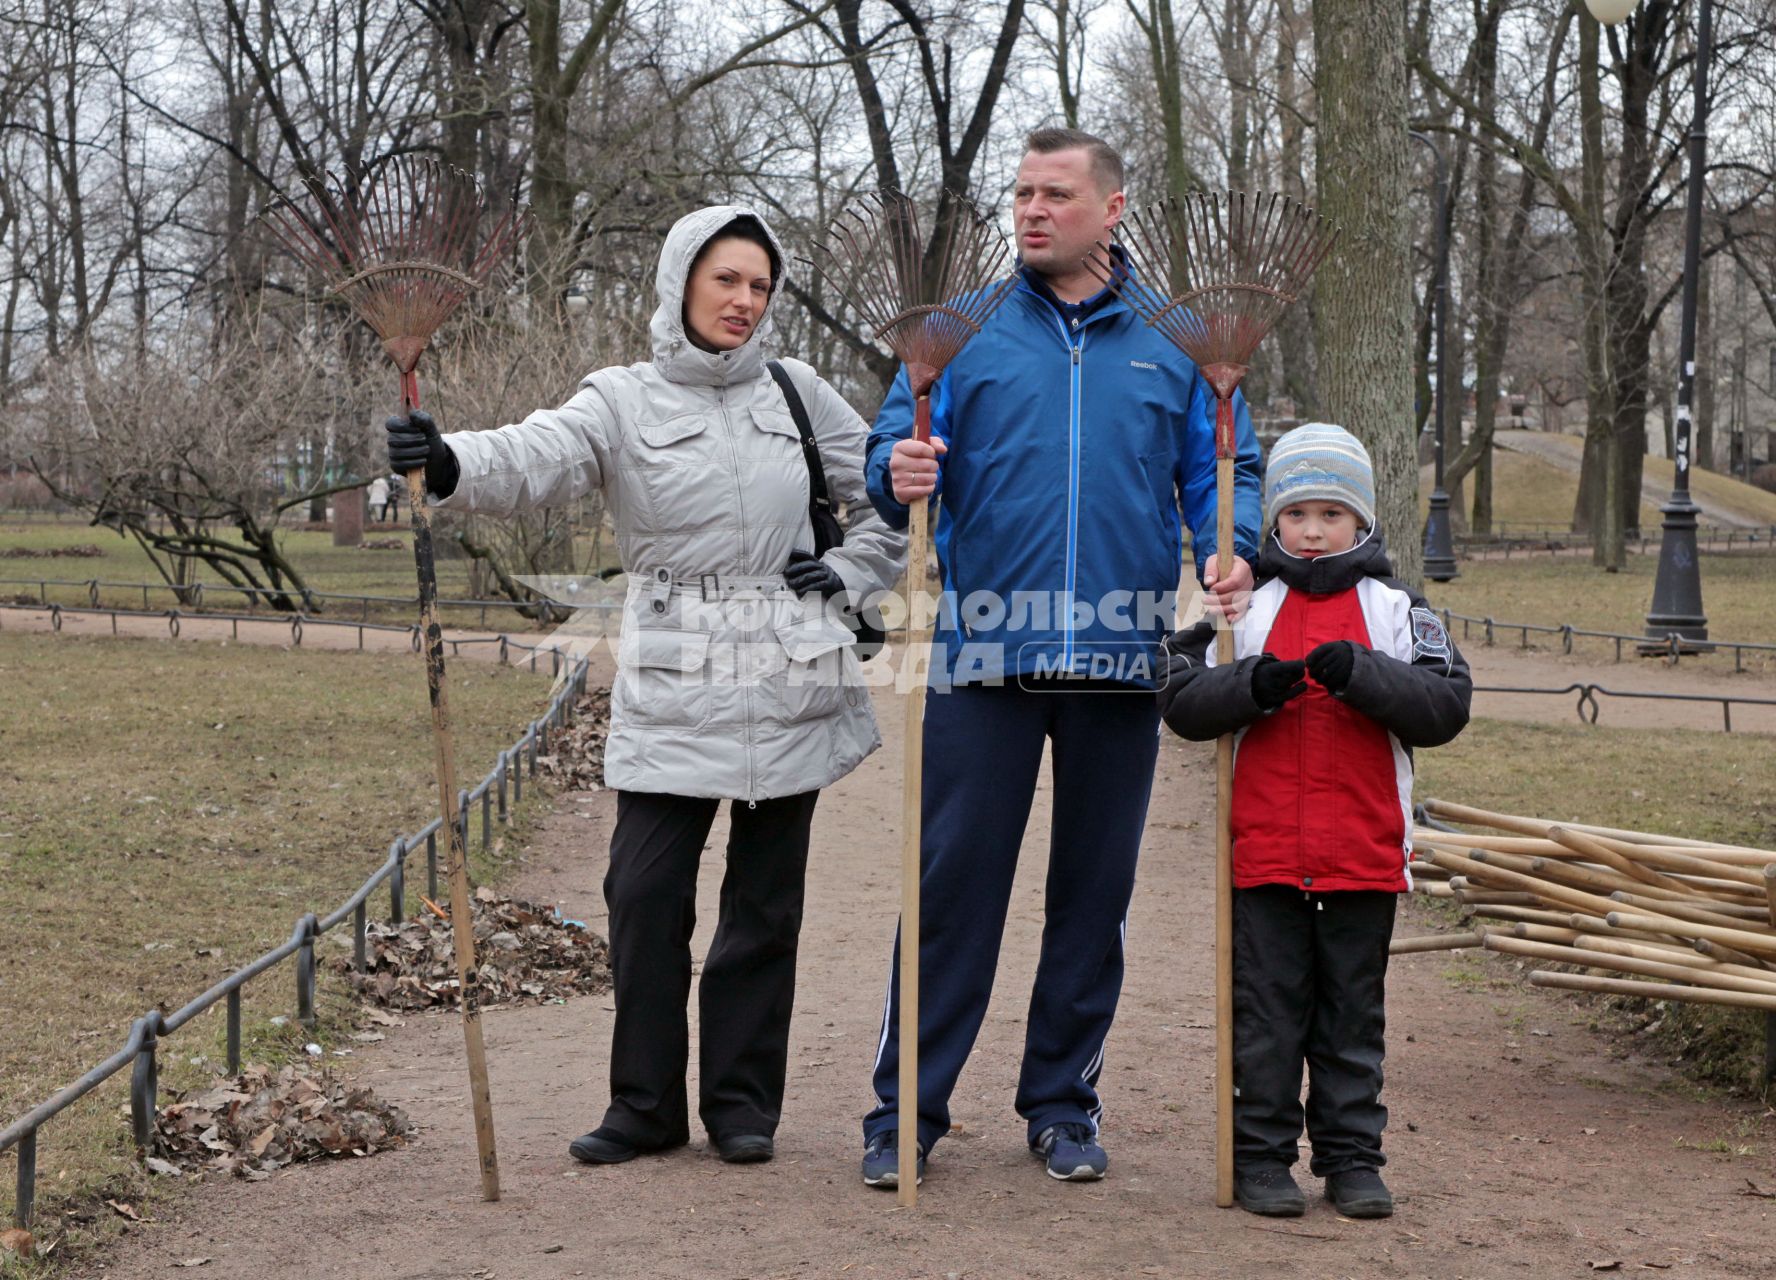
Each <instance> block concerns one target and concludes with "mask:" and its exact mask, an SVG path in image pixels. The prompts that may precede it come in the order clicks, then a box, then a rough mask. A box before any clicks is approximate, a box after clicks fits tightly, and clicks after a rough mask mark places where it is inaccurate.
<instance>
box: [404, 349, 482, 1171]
mask: <svg viewBox="0 0 1776 1280" xmlns="http://www.w3.org/2000/svg"><path fill="white" fill-rule="evenodd" d="M401 400H402V402H403V404H404V406H405V408H406V409H407V411H408V412H412V411H413V410H415V409H417V408H419V379H418V377H417V376H416V375H415V374H414V373H412V372H411V371H408V372H404V373H403V374H402V375H401ZM407 500H408V501H407V505H408V507H409V508H410V516H411V519H412V522H413V561H414V567H415V569H416V570H417V571H418V573H419V625H420V630H421V631H422V632H423V633H424V639H425V664H426V689H427V692H428V693H429V694H430V696H431V703H432V746H433V753H434V756H435V758H436V762H437V772H438V806H439V812H440V813H442V814H443V815H444V839H445V850H446V855H447V859H448V866H449V875H450V939H451V944H452V946H453V948H454V949H455V952H456V977H457V991H458V993H459V996H460V998H461V1001H462V1015H463V1044H464V1047H465V1048H466V1049H467V1051H468V1058H469V1097H470V1100H471V1102H472V1103H473V1105H474V1110H475V1146H476V1149H477V1151H478V1153H479V1157H480V1167H481V1198H482V1199H483V1200H498V1199H499V1198H500V1183H499V1156H498V1154H497V1153H496V1152H495V1150H494V1143H493V1095H492V1092H491V1090H490V1089H489V1087H488V1083H487V1049H486V1045H485V1043H484V1042H483V1039H482V1035H481V986H480V982H479V979H478V977H477V972H476V964H475V919H474V914H473V906H472V904H471V902H470V899H469V866H468V856H467V851H466V850H465V849H464V848H463V838H462V825H461V823H460V821H459V819H458V814H457V809H456V747H455V744H454V742H453V741H452V739H451V734H450V698H449V686H448V684H447V683H446V681H445V679H444V629H443V627H442V626H441V625H440V624H439V622H438V572H437V565H436V560H435V557H434V554H433V550H432V513H431V511H430V510H429V509H428V508H427V506H426V484H425V468H424V467H416V468H414V469H413V470H412V471H409V472H408V473H407Z"/></svg>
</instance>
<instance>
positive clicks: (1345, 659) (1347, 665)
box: [1307, 640, 1357, 693]
mask: <svg viewBox="0 0 1776 1280" xmlns="http://www.w3.org/2000/svg"><path fill="white" fill-rule="evenodd" d="M1356 666H1357V647H1356V646H1355V645H1354V644H1352V643H1351V642H1350V641H1349V640H1328V641H1326V643H1325V644H1323V645H1321V646H1320V647H1319V648H1317V649H1315V650H1314V651H1313V652H1312V653H1310V654H1308V655H1307V671H1308V674H1309V675H1311V676H1312V677H1313V678H1314V679H1315V681H1317V682H1318V683H1319V685H1320V687H1321V688H1323V689H1325V691H1326V692H1327V693H1343V692H1344V687H1345V686H1346V685H1348V684H1349V683H1350V680H1351V672H1352V671H1354V670H1356Z"/></svg>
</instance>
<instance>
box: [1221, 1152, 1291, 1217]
mask: <svg viewBox="0 0 1776 1280" xmlns="http://www.w3.org/2000/svg"><path fill="white" fill-rule="evenodd" d="M1233 1196H1234V1199H1235V1200H1237V1201H1239V1207H1240V1208H1242V1209H1244V1210H1245V1211H1246V1212H1247V1213H1256V1214H1259V1215H1261V1216H1263V1217H1266V1218H1299V1217H1300V1216H1301V1215H1302V1214H1304V1213H1306V1212H1307V1197H1306V1196H1305V1195H1303V1194H1302V1193H1301V1188H1300V1187H1298V1186H1296V1185H1295V1178H1294V1176H1293V1175H1292V1174H1290V1172H1289V1170H1288V1169H1287V1168H1286V1167H1285V1166H1283V1165H1280V1164H1271V1165H1262V1166H1260V1167H1258V1168H1256V1169H1252V1170H1249V1171H1248V1172H1245V1173H1241V1174H1238V1175H1236V1177H1235V1178H1234V1186H1233Z"/></svg>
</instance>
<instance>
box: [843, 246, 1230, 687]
mask: <svg viewBox="0 0 1776 1280" xmlns="http://www.w3.org/2000/svg"><path fill="white" fill-rule="evenodd" d="M1021 274H1022V279H1021V280H1020V282H1019V284H1018V285H1017V287H1016V288H1015V289H1014V290H1013V292H1012V294H1011V296H1010V297H1008V298H1007V299H1006V300H1005V302H1004V304H1003V305H1002V306H1001V307H1000V308H999V310H998V311H997V312H996V313H995V314H994V316H993V317H992V319H990V320H989V321H988V322H987V324H986V326H985V327H984V328H983V329H982V331H981V332H980V333H979V334H978V335H976V336H975V338H974V339H973V340H972V341H970V342H969V343H968V345H967V346H966V347H964V348H963V350H962V353H961V355H959V356H958V357H957V358H956V359H955V360H954V361H953V362H952V363H951V365H950V366H949V368H948V369H947V370H946V371H945V372H944V375H943V377H942V378H940V379H939V380H938V382H937V385H936V386H935V387H934V388H933V389H932V397H931V426H932V433H933V434H934V435H936V436H939V437H941V438H942V439H943V440H944V442H945V443H946V444H947V445H948V446H949V453H948V454H947V455H946V456H945V458H944V459H943V462H942V472H941V475H940V478H939V493H940V495H941V497H942V499H943V501H942V504H941V508H940V516H939V519H938V525H937V530H936V535H935V541H936V545H937V554H938V563H939V566H940V568H941V570H942V574H943V583H944V594H945V600H944V607H943V609H942V610H941V612H940V616H939V619H938V622H937V626H936V630H935V634H934V636H933V642H934V646H935V647H934V651H933V660H932V672H933V679H934V680H937V681H942V680H949V681H952V682H954V683H957V684H969V683H976V682H980V681H984V680H992V679H996V678H998V677H1001V676H1007V677H1010V676H1017V675H1026V674H1038V675H1040V674H1050V675H1063V674H1064V675H1074V676H1088V677H1098V678H1109V679H1118V680H1124V681H1129V682H1132V683H1140V684H1148V685H1151V684H1152V683H1153V681H1152V680H1151V678H1150V676H1151V671H1152V666H1151V662H1152V657H1153V655H1154V654H1155V653H1156V652H1157V649H1158V644H1159V641H1160V640H1161V639H1163V637H1164V635H1165V633H1166V632H1168V631H1169V630H1170V629H1171V625H1172V617H1173V611H1174V607H1175V603H1176V594H1177V589H1178V579H1179V573H1180V569H1181V565H1182V548H1183V542H1182V534H1181V529H1180V523H1179V515H1180V509H1181V510H1182V514H1183V519H1184V520H1186V521H1188V522H1189V525H1190V530H1191V537H1192V546H1193V549H1194V552H1195V555H1196V563H1197V570H1198V574H1199V576H1200V573H1201V570H1202V566H1203V564H1204V563H1205V562H1206V560H1207V558H1208V557H1209V556H1210V555H1212V554H1214V552H1215V550H1216V547H1215V537H1216V531H1215V437H1214V427H1215V397H1214V392H1213V391H1211V390H1210V389H1209V385H1208V383H1207V381H1206V380H1205V379H1204V378H1203V377H1202V376H1201V375H1200V374H1199V373H1198V372H1197V369H1196V365H1195V364H1194V363H1193V362H1192V361H1191V360H1190V359H1189V357H1187V356H1185V355H1184V354H1183V353H1182V352H1181V351H1179V350H1178V349H1177V348H1176V347H1174V346H1173V345H1172V344H1171V343H1170V342H1169V341H1167V339H1166V338H1164V337H1163V336H1161V335H1160V334H1159V333H1158V332H1156V331H1154V330H1153V329H1151V328H1149V327H1148V326H1147V324H1146V323H1145V322H1144V321H1143V320H1142V319H1141V317H1140V316H1139V315H1137V314H1136V313H1135V312H1133V311H1131V310H1130V309H1129V308H1128V307H1127V306H1125V305H1124V304H1123V302H1122V301H1121V300H1120V299H1119V298H1117V297H1116V296H1115V295H1114V294H1113V293H1111V292H1110V291H1109V290H1108V289H1106V290H1104V291H1103V292H1102V293H1100V294H1098V295H1097V296H1096V297H1095V298H1091V299H1088V300H1086V301H1085V302H1082V303H1079V304H1069V303H1065V302H1062V301H1060V300H1059V299H1058V298H1056V297H1055V295H1054V294H1053V293H1052V292H1051V291H1050V290H1049V289H1048V287H1047V285H1046V284H1045V283H1044V282H1043V281H1042V280H1041V278H1040V277H1038V276H1036V275H1034V273H1032V272H1029V271H1027V270H1024V271H1022V272H1021ZM913 407H914V406H913V398H912V394H911V391H910V389H909V387H908V385H907V379H906V371H905V370H904V369H903V370H902V371H901V373H900V376H899V377H898V378H896V379H895V382H894V386H893V388H892V390H890V391H889V393H888V398H887V400H886V401H885V402H884V403H883V405H882V408H881V410H880V411H879V412H878V413H877V415H876V421H875V427H874V429H873V430H872V431H871V432H870V437H869V459H868V464H867V467H866V477H867V480H868V487H869V495H870V500H871V501H872V502H873V503H874V505H875V507H876V510H877V511H878V512H880V513H881V515H882V517H883V518H884V519H885V520H886V521H887V522H888V523H889V524H890V525H891V526H893V527H895V528H904V527H905V525H906V522H907V509H906V506H905V505H904V504H902V503H900V502H897V501H895V499H894V496H893V491H892V488H891V485H890V482H889V478H888V455H889V453H890V452H891V451H892V449H893V447H894V442H895V441H896V440H902V439H905V438H907V437H908V436H910V435H911V434H912V427H913ZM1234 408H1235V413H1236V419H1235V421H1236V443H1237V448H1238V460H1237V462H1236V464H1235V468H1234V474H1235V482H1234V486H1235V487H1234V492H1235V498H1234V529H1235V532H1234V550H1235V551H1236V553H1237V554H1239V555H1241V556H1244V557H1245V558H1246V559H1247V561H1249V562H1250V561H1255V560H1256V559H1257V544H1258V526H1259V515H1260V510H1261V503H1260V498H1259V491H1260V467H1259V451H1258V440H1257V437H1256V436H1255V435H1254V434H1253V432H1252V423H1251V418H1250V416H1249V415H1248V414H1247V411H1246V406H1245V401H1244V400H1243V399H1241V398H1239V397H1236V398H1235V401H1234Z"/></svg>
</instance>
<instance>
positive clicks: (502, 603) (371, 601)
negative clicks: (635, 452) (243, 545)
mask: <svg viewBox="0 0 1776 1280" xmlns="http://www.w3.org/2000/svg"><path fill="white" fill-rule="evenodd" d="M7 587H35V588H36V590H37V600H38V604H39V605H40V606H41V607H42V608H45V609H47V608H49V607H50V606H51V605H52V604H54V603H55V602H54V601H51V600H50V598H49V589H50V588H51V587H72V588H74V589H75V590H79V591H84V592H86V602H87V606H88V607H90V608H94V609H98V608H101V607H103V606H101V604H100V602H99V595H100V593H101V592H102V591H127V592H129V593H131V594H132V595H133V594H135V593H137V592H140V593H141V596H142V609H141V612H143V613H151V612H160V611H159V610H155V609H154V608H153V606H152V605H151V604H150V603H149V599H148V597H149V593H150V592H164V593H166V594H168V595H170V596H171V597H172V598H173V603H174V604H175V605H176V606H180V607H183V608H186V609H190V610H193V611H195V610H199V609H202V608H203V602H204V598H205V596H206V595H222V594H230V593H232V594H234V595H237V596H240V597H242V598H243V599H244V600H245V601H246V607H247V608H249V609H252V608H256V607H257V606H258V605H259V604H260V602H261V601H263V602H265V603H266V604H270V603H271V601H272V600H273V599H274V598H277V597H280V596H281V597H285V598H288V599H298V600H301V601H302V602H303V604H304V605H305V606H306V607H307V608H310V609H315V608H319V607H320V606H322V605H324V604H326V603H327V602H328V601H331V600H337V601H343V602H348V603H355V604H356V605H357V606H358V617H359V619H360V620H367V619H368V618H369V617H370V607H371V606H372V605H376V606H378V607H382V606H387V607H388V608H391V609H397V608H406V609H418V608H419V599H418V597H417V596H372V595H354V594H352V593H349V592H341V591H311V590H309V589H307V588H306V587H305V588H301V589H297V588H295V587H290V588H287V589H284V590H281V591H280V590H277V589H274V588H270V587H237V586H233V585H231V584H229V583H219V582H193V583H191V584H190V585H189V586H175V585H173V584H172V583H169V582H107V581H105V580H104V579H102V578H0V591H3V590H4V589H6V588H7ZM21 594H22V593H21ZM13 603H18V602H17V601H14V602H13ZM64 607H66V606H64ZM576 607H577V606H576ZM438 608H440V609H474V610H478V611H479V613H480V615H481V621H480V625H481V626H482V627H485V626H486V625H487V611H488V610H489V609H511V610H513V611H515V612H522V611H523V610H525V609H532V610H535V611H536V612H537V613H538V614H540V615H541V616H540V617H539V618H537V619H536V620H537V621H538V622H540V623H541V624H543V625H545V626H546V625H548V624H549V623H550V622H561V621H565V620H566V619H567V617H568V616H569V615H570V614H571V613H572V612H573V610H571V609H569V608H568V607H567V606H566V605H561V604H552V603H551V602H549V601H548V600H541V599H539V600H524V601H519V600H446V599H440V600H439V601H438ZM280 612H281V611H280Z"/></svg>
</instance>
